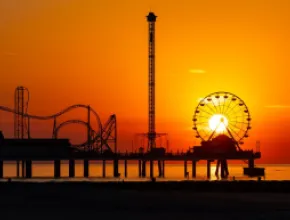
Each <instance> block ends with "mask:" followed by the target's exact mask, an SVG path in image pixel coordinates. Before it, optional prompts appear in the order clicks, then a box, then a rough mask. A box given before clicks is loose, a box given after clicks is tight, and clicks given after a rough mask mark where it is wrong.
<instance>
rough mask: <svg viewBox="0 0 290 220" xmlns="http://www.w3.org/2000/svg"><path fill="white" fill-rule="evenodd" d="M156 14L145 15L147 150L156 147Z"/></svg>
mask: <svg viewBox="0 0 290 220" xmlns="http://www.w3.org/2000/svg"><path fill="white" fill-rule="evenodd" d="M156 18H157V16H156V15H155V14H154V13H153V12H149V14H148V15H147V21H148V24H149V123H148V125H149V127H148V150H149V151H151V150H152V149H154V148H155V147H156V131H155V22H156Z"/></svg>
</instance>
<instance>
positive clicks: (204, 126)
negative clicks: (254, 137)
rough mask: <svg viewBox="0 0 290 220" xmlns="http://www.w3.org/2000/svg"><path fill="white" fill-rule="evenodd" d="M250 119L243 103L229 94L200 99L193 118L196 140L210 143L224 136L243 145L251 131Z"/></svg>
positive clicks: (218, 94) (223, 93)
mask: <svg viewBox="0 0 290 220" xmlns="http://www.w3.org/2000/svg"><path fill="white" fill-rule="evenodd" d="M250 122H251V117H250V113H249V109H248V107H247V105H246V104H245V102H244V101H243V100H242V99H240V98H239V97H238V96H236V95H234V94H232V93H230V92H215V93H211V94H209V95H208V96H206V97H205V98H203V99H201V101H200V102H199V104H198V106H197V107H196V109H195V113H194V116H193V124H194V125H193V130H195V131H196V133H197V134H196V138H200V139H201V140H202V141H210V140H212V139H213V138H215V137H217V136H219V135H221V134H224V135H227V136H228V137H230V138H232V139H233V140H234V141H235V142H236V143H237V144H243V143H244V142H243V139H244V138H247V137H248V136H249V135H248V132H249V130H250V129H251V125H250Z"/></svg>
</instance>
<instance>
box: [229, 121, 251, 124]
mask: <svg viewBox="0 0 290 220" xmlns="http://www.w3.org/2000/svg"><path fill="white" fill-rule="evenodd" d="M231 122H236V123H239V124H245V125H247V124H248V123H247V122H244V121H231Z"/></svg>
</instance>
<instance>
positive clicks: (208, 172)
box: [206, 160, 211, 179]
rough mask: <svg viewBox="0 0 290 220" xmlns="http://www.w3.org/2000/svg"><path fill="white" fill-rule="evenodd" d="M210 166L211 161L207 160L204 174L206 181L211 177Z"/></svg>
mask: <svg viewBox="0 0 290 220" xmlns="http://www.w3.org/2000/svg"><path fill="white" fill-rule="evenodd" d="M210 164H211V160H207V166H206V167H207V172H206V173H207V178H208V179H210V176H211V172H210V171H211V167H210Z"/></svg>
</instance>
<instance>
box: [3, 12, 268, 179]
mask: <svg viewBox="0 0 290 220" xmlns="http://www.w3.org/2000/svg"><path fill="white" fill-rule="evenodd" d="M156 18H157V16H156V15H155V14H154V13H153V12H150V13H149V14H148V16H147V22H148V27H149V29H148V31H149V33H148V34H149V35H148V36H149V37H148V46H149V51H148V55H149V56H148V58H149V84H148V85H149V105H148V106H149V109H148V119H149V120H148V125H149V126H148V132H147V133H142V134H140V135H141V136H142V137H145V138H147V140H148V150H147V152H145V151H144V148H143V147H140V148H139V149H140V151H139V152H130V153H128V152H126V153H119V152H118V148H117V121H116V115H111V116H110V117H109V119H108V121H107V122H106V123H105V124H104V125H102V123H101V120H100V117H99V116H98V114H97V112H96V111H95V110H94V109H93V108H91V107H90V106H89V105H83V104H78V105H72V106H69V107H68V108H66V109H64V110H63V111H60V112H58V113H56V114H53V115H49V116H36V115H31V114H28V112H27V111H28V103H29V92H28V89H26V88H25V87H22V86H19V87H17V88H16V90H15V97H14V100H15V108H14V109H11V108H8V107H4V106H0V110H2V111H6V112H10V113H13V114H14V138H13V139H9V138H4V136H3V134H2V133H1V132H0V133H1V135H0V178H2V177H3V161H4V160H6V161H8V160H10V161H11V160H12V161H17V177H19V161H22V162H21V165H22V177H28V178H30V177H31V176H32V161H52V160H53V161H54V168H55V170H54V177H56V178H59V177H60V176H61V175H60V160H69V177H74V176H75V160H83V161H84V177H88V176H89V160H99V161H103V177H105V176H106V169H105V165H106V161H108V160H111V161H113V172H114V177H119V176H120V174H119V170H118V166H119V161H120V160H123V161H124V176H125V177H127V161H128V160H135V161H136V160H137V161H138V164H139V169H138V170H139V177H146V162H147V161H149V162H150V170H149V172H150V177H151V178H153V177H154V174H153V171H154V162H156V161H157V162H158V172H159V177H164V175H165V161H172V160H175V161H184V176H185V177H188V172H187V161H191V162H192V177H196V162H197V161H200V160H206V161H207V177H208V178H210V171H211V169H210V165H211V162H213V161H215V160H217V169H216V174H218V169H219V166H221V176H222V177H225V176H227V175H228V174H229V172H228V165H227V160H247V161H248V165H249V167H248V169H244V173H248V174H257V173H259V172H260V171H261V170H259V169H256V168H255V167H254V160H255V159H258V158H260V157H261V153H260V152H259V151H258V152H254V151H253V150H247V151H246V150H242V149H241V147H240V146H241V145H242V144H243V139H244V138H247V137H248V131H249V129H250V128H251V127H250V121H251V118H250V113H249V110H248V108H247V106H246V104H245V103H244V102H243V101H242V100H241V99H240V98H239V97H237V96H236V95H234V94H232V93H229V92H217V93H212V94H210V95H208V96H207V97H205V98H204V99H202V100H201V101H200V103H199V104H198V106H197V108H196V110H195V113H194V117H193V122H194V127H193V129H194V130H195V131H196V133H197V134H196V137H197V138H199V139H201V146H195V147H192V148H191V149H190V150H189V151H188V152H187V153H176V154H173V153H169V152H166V149H165V148H164V147H157V146H156V139H157V138H160V137H161V136H166V135H167V134H166V133H157V132H156V129H155V23H156ZM77 108H82V109H85V110H86V112H87V120H86V121H84V120H79V119H73V120H68V121H64V122H61V123H59V119H58V118H59V117H60V116H61V115H63V114H65V113H67V112H69V111H72V110H74V109H77ZM93 118H94V120H95V121H96V123H91V120H92V119H93ZM32 119H36V120H53V122H54V123H53V129H52V138H50V139H35V138H31V134H30V121H31V120H32ZM70 124H80V125H83V126H85V127H86V128H87V140H86V141H85V142H84V143H81V144H71V143H70V141H69V139H59V138H58V136H59V135H58V134H59V131H60V129H61V128H63V127H64V126H67V125H70ZM92 124H94V128H93V126H92ZM127 149H128V148H127ZM261 172H264V170H262V171H261Z"/></svg>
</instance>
